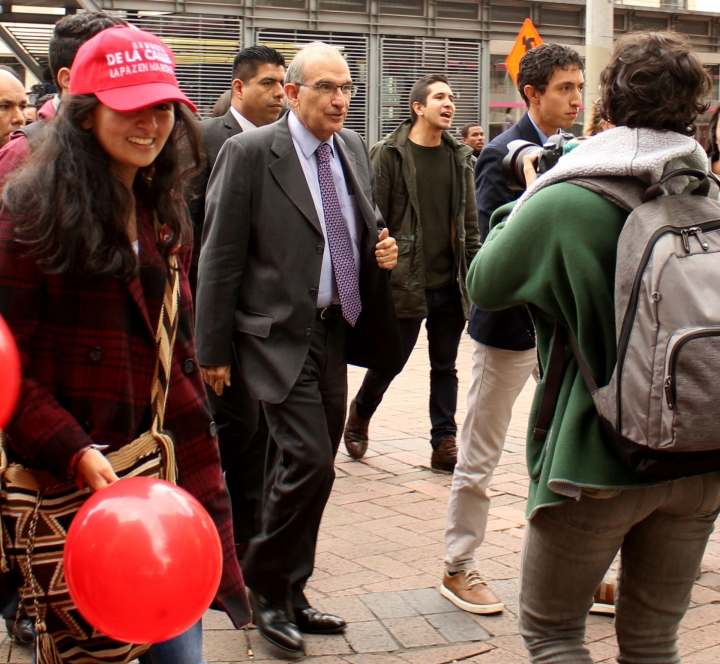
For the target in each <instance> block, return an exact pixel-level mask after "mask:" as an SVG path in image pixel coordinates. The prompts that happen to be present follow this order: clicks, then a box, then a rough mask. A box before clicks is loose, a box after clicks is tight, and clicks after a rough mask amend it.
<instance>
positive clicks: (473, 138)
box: [460, 122, 485, 166]
mask: <svg viewBox="0 0 720 664" xmlns="http://www.w3.org/2000/svg"><path fill="white" fill-rule="evenodd" d="M460 136H461V137H462V142H463V143H465V145H469V146H470V147H471V148H472V151H473V157H474V161H473V166H474V165H475V161H477V158H478V157H479V156H480V153H481V152H482V149H483V148H484V147H485V130H484V129H483V128H482V127H481V126H480V125H479V124H478V123H477V122H468V123H467V124H466V125H465V126H464V127H463V128H462V129H461V130H460Z"/></svg>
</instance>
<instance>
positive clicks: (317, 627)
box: [295, 606, 347, 634]
mask: <svg viewBox="0 0 720 664" xmlns="http://www.w3.org/2000/svg"><path fill="white" fill-rule="evenodd" d="M295 623H296V624H297V626H298V629H299V630H300V631H301V632H304V633H305V634H339V633H340V632H342V631H343V630H344V629H345V628H346V627H347V623H346V622H345V621H344V620H343V619H342V618H340V617H339V616H331V615H330V614H329V613H320V611H318V610H317V609H313V608H312V606H308V607H307V609H302V610H301V609H295Z"/></svg>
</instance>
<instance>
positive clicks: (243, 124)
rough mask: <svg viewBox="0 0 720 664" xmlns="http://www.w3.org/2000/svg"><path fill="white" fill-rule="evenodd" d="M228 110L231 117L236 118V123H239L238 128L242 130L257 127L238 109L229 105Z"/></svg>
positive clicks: (250, 129)
mask: <svg viewBox="0 0 720 664" xmlns="http://www.w3.org/2000/svg"><path fill="white" fill-rule="evenodd" d="M230 112H231V113H232V114H233V117H234V118H235V119H236V120H237V123H238V124H239V125H240V129H242V130H243V131H252V130H253V129H257V126H256V125H254V124H253V123H252V122H250V120H248V119H247V118H246V117H245V116H244V115H243V114H242V113H241V112H240V111H238V110H237V109H236V108H235V107H234V106H232V105H231V106H230Z"/></svg>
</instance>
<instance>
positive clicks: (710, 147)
mask: <svg viewBox="0 0 720 664" xmlns="http://www.w3.org/2000/svg"><path fill="white" fill-rule="evenodd" d="M719 120H720V108H716V109H715V112H714V113H713V114H712V117H711V118H710V124H709V125H708V139H707V144H706V145H705V152H707V154H708V157H710V161H711V162H716V161H718V160H720V147H719V146H718V140H717V128H718V121H719Z"/></svg>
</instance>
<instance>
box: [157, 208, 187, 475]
mask: <svg viewBox="0 0 720 664" xmlns="http://www.w3.org/2000/svg"><path fill="white" fill-rule="evenodd" d="M159 232H160V222H159V221H158V218H157V214H156V215H155V233H156V235H158V236H159ZM179 313H180V273H179V267H178V259H177V254H176V253H172V254H170V255H169V256H168V257H167V279H166V281H165V293H164V295H163V303H162V307H161V309H160V320H159V321H158V329H157V334H156V335H155V341H156V343H157V347H158V359H157V366H156V369H155V380H154V381H153V386H152V392H151V401H152V403H151V407H152V427H151V433H152V435H153V436H154V438H155V439H156V440H157V441H158V442H159V443H160V444H161V446H162V448H163V456H164V459H165V465H166V468H165V477H164V479H166V480H168V481H169V482H175V481H176V479H177V471H176V465H175V446H174V445H173V442H172V439H171V438H170V436H168V435H167V434H166V433H164V431H163V423H164V419H165V406H166V405H167V395H168V390H169V389H170V378H171V375H172V357H173V348H174V346H175V337H176V336H177V328H178V319H179Z"/></svg>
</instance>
